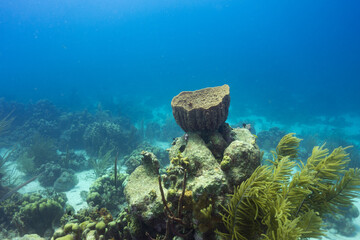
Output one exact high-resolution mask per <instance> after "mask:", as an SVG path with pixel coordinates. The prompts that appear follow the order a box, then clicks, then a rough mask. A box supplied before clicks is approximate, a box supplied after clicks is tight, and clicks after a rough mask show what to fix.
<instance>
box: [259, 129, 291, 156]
mask: <svg viewBox="0 0 360 240" xmlns="http://www.w3.org/2000/svg"><path fill="white" fill-rule="evenodd" d="M285 134H286V133H285V132H284V131H282V130H280V128H278V127H273V128H270V129H269V130H268V131H261V132H259V133H258V134H257V137H258V139H257V143H258V145H259V147H260V148H261V149H262V150H266V151H270V150H273V149H275V148H276V145H277V144H278V142H279V141H280V140H281V138H282V137H283V136H285Z"/></svg>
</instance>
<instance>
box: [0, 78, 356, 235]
mask: <svg viewBox="0 0 360 240" xmlns="http://www.w3.org/2000/svg"><path fill="white" fill-rule="evenodd" d="M171 106H172V110H173V116H174V118H175V121H176V123H177V124H178V125H179V126H180V127H181V129H183V131H184V132H185V134H183V133H181V132H179V131H176V130H174V129H176V126H175V127H174V126H172V127H169V129H168V130H166V129H162V130H161V129H158V130H156V134H155V133H154V132H152V131H150V130H146V131H148V133H149V135H148V136H150V135H151V136H153V135H161V134H162V132H163V134H164V135H163V136H166V132H176V133H177V134H178V136H177V137H176V138H174V139H173V140H172V143H171V147H170V148H169V149H167V151H164V150H163V149H161V148H158V147H155V146H152V145H151V144H149V143H146V142H143V140H145V139H146V136H145V135H146V131H145V130H144V129H141V128H140V130H138V129H136V128H135V127H134V126H132V125H131V124H129V123H128V122H126V121H123V120H122V119H115V120H114V119H112V118H111V117H109V116H107V115H106V113H104V112H100V113H96V114H99V115H98V116H94V115H92V114H90V113H88V112H81V113H71V114H70V113H62V112H59V110H57V109H56V108H55V107H54V106H53V105H52V104H51V103H49V102H40V103H38V104H35V105H33V106H30V107H28V109H31V111H28V112H26V113H24V114H25V115H24V118H23V119H21V118H19V119H17V123H16V124H18V128H17V130H16V131H15V132H13V133H12V132H11V131H10V130H11V127H10V126H11V125H13V124H15V123H14V121H13V116H16V114H18V113H17V112H16V110H15V111H14V112H12V113H11V114H10V115H7V116H5V117H4V118H3V119H2V120H0V134H2V137H3V138H2V139H3V141H2V143H4V144H8V145H11V142H12V140H11V139H12V137H11V136H17V137H22V139H24V140H23V141H22V142H21V143H20V145H21V146H22V147H20V148H19V147H17V148H15V149H14V150H12V151H11V152H9V153H6V154H4V155H2V157H1V158H0V160H1V162H0V163H1V165H0V167H1V168H2V171H1V172H0V173H1V175H0V176H1V188H0V190H1V191H0V194H1V195H0V197H1V200H0V204H1V205H0V206H1V209H0V223H1V226H2V228H3V229H4V230H3V233H2V234H3V235H7V236H12V235H24V234H33V235H32V236H33V238H32V239H43V238H41V237H40V236H43V237H46V238H48V239H50V238H51V239H54V240H55V239H57V240H80V239H99V240H100V239H104V240H105V239H124V240H130V239H139V240H141V239H144V240H145V239H148V240H171V239H189V240H191V239H208V240H211V239H231V240H233V239H236V240H240V239H241V240H243V239H244V240H246V239H273V240H291V239H294V240H295V239H304V238H319V237H321V236H324V235H325V234H326V226H329V225H331V224H332V225H333V226H336V225H337V223H336V219H337V218H336V217H332V216H334V214H338V213H343V216H349V217H348V218H347V219H351V218H352V217H356V216H357V215H358V212H357V209H356V207H355V206H353V205H352V202H353V200H354V198H356V197H359V190H360V188H359V186H360V170H359V169H357V168H348V164H349V161H350V158H349V154H348V152H347V151H348V150H349V148H348V147H345V146H344V147H337V148H335V149H334V150H332V151H329V150H328V149H327V148H326V145H320V146H311V148H309V149H311V152H310V153H308V158H307V159H305V160H304V159H303V158H300V154H301V153H300V151H299V148H300V144H301V139H299V138H297V137H296V136H295V134H294V133H290V134H285V133H284V132H282V131H280V130H279V129H276V128H273V129H270V130H269V131H266V132H265V131H264V132H260V133H259V134H258V136H256V135H254V134H253V133H252V132H251V130H252V128H253V126H252V124H249V123H244V125H243V126H240V127H234V128H233V127H231V126H230V125H229V124H227V123H226V120H227V117H228V113H229V106H230V88H229V86H228V85H223V86H219V87H211V88H205V89H200V90H197V91H192V92H181V93H180V94H178V95H177V96H175V97H174V98H173V100H172V101H171ZM45 112H46V114H44V113H45ZM25 118H26V121H25ZM25 122H26V125H25V127H23V128H21V127H19V126H21V123H25ZM60 126H61V127H60ZM12 134H13V135H12ZM167 141H168V142H169V143H170V142H171V139H168V138H167ZM258 142H259V145H260V146H261V147H262V148H261V149H262V150H263V149H266V150H269V153H271V154H270V155H268V156H270V157H269V158H270V159H263V158H264V152H263V151H261V149H260V148H259V146H258ZM273 147H275V149H274V150H272V151H271V149H273ZM74 149H84V150H86V153H87V154H88V155H89V156H87V157H85V156H84V155H83V154H79V153H77V152H75V151H74ZM11 158H13V159H18V160H16V161H17V162H18V165H19V169H22V170H23V172H24V173H25V174H26V176H27V179H30V180H28V181H24V183H23V184H18V188H16V187H15V186H14V185H16V184H14V185H11V184H6V183H5V180H6V177H7V176H9V175H8V174H5V166H6V164H5V162H8V161H11ZM121 168H125V170H124V169H122V170H120V169H121ZM89 169H92V170H93V172H94V176H95V178H96V180H95V181H94V182H93V183H92V186H91V187H90V190H89V192H82V193H81V196H82V197H83V199H84V201H86V202H87V206H88V207H85V208H82V209H80V210H78V211H75V210H74V208H73V206H70V205H69V204H68V202H67V200H68V199H67V197H66V195H65V193H64V192H67V191H70V190H71V189H73V187H74V186H75V185H76V184H77V183H78V182H79V179H78V177H77V175H76V173H77V172H80V171H84V170H89ZM35 180H36V181H38V182H39V183H40V185H41V186H43V187H44V188H45V190H43V191H42V192H39V193H27V194H20V193H18V192H16V190H18V189H20V188H22V187H23V186H24V185H25V184H28V183H30V182H32V181H35ZM347 221H348V220H347ZM325 222H326V226H325V224H324V223H325ZM351 227H353V225H351V221H350V224H349V227H348V228H343V232H344V235H346V231H354V228H351ZM345 229H350V230H345ZM29 236H30V235H29ZM29 239H30V238H29Z"/></svg>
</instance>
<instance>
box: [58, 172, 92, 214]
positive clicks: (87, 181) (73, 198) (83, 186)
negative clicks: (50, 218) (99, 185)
mask: <svg viewBox="0 0 360 240" xmlns="http://www.w3.org/2000/svg"><path fill="white" fill-rule="evenodd" d="M75 175H76V176H77V177H78V179H79V182H78V184H77V185H76V186H75V187H74V188H72V189H71V190H70V191H68V192H65V194H66V197H67V198H68V202H67V203H68V204H70V205H71V206H72V207H73V208H74V209H75V212H77V211H79V210H80V209H82V208H86V207H88V205H87V202H86V199H83V198H82V197H81V192H82V191H86V192H88V191H89V188H90V186H91V184H92V183H93V182H94V181H95V179H96V177H95V174H94V171H93V170H88V171H83V172H80V173H76V174H75Z"/></svg>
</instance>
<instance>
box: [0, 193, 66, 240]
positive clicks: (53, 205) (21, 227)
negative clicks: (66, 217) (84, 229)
mask: <svg viewBox="0 0 360 240" xmlns="http://www.w3.org/2000/svg"><path fill="white" fill-rule="evenodd" d="M66 201H67V199H66V196H65V195H64V194H57V193H55V192H51V191H47V192H43V193H41V194H40V193H33V194H24V195H20V194H14V195H13V196H12V197H11V198H9V199H7V200H5V201H3V202H1V207H0V211H1V216H2V217H1V218H0V223H1V225H2V226H4V224H6V223H11V225H6V229H8V230H10V229H16V230H17V231H18V232H19V233H20V234H24V233H30V232H33V233H37V234H39V235H40V236H44V235H46V234H47V232H52V226H53V224H56V223H57V222H59V220H60V218H61V216H62V215H63V214H64V212H65V209H66V208H67V207H66V204H65V203H66Z"/></svg>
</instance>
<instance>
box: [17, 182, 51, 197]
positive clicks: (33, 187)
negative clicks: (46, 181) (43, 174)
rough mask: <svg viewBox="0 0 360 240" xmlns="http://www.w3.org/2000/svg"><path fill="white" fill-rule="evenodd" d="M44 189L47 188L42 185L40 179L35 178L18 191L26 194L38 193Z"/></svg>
mask: <svg viewBox="0 0 360 240" xmlns="http://www.w3.org/2000/svg"><path fill="white" fill-rule="evenodd" d="M42 190H45V188H44V187H42V186H41V185H40V183H39V181H38V180H34V181H32V182H31V183H29V184H27V185H25V186H24V187H22V188H20V189H19V190H18V192H19V193H21V194H25V193H36V192H39V191H42Z"/></svg>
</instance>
